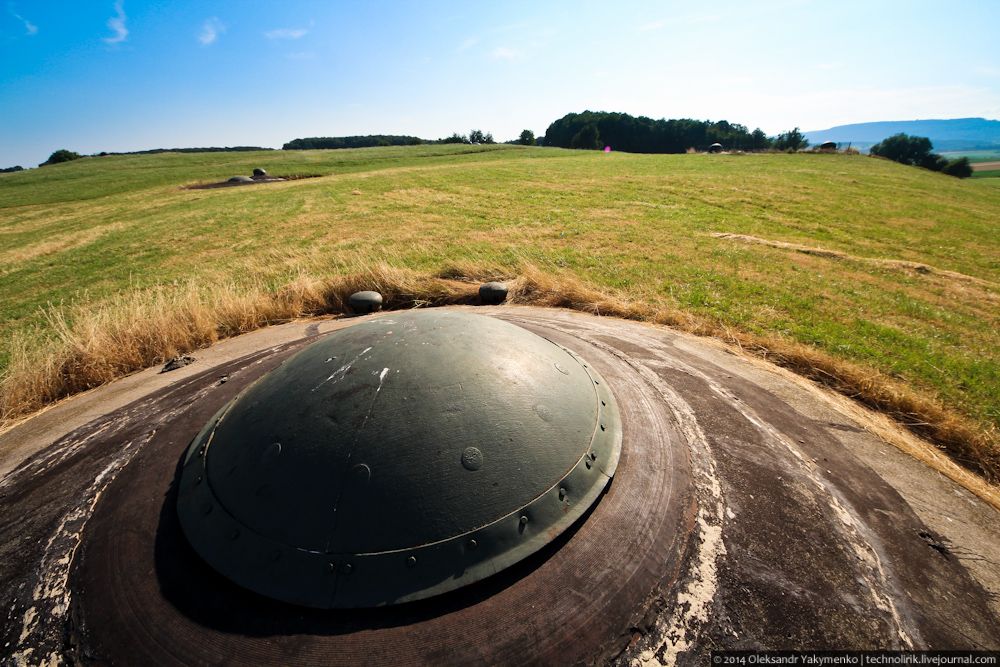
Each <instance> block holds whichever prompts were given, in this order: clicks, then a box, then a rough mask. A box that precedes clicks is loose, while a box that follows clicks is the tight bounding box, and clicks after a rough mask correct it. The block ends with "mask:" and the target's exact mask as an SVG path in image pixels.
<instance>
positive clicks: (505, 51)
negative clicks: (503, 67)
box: [490, 46, 524, 62]
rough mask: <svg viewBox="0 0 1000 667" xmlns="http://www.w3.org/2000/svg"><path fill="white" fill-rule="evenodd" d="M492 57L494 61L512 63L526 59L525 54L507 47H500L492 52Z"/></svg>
mask: <svg viewBox="0 0 1000 667" xmlns="http://www.w3.org/2000/svg"><path fill="white" fill-rule="evenodd" d="M490 57H491V58H493V60H506V61H507V62H512V61H514V60H520V59H521V58H523V57H524V54H523V53H521V52H520V51H518V50H517V49H512V48H509V47H506V46H498V47H497V48H495V49H493V51H491V52H490Z"/></svg>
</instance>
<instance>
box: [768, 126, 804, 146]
mask: <svg viewBox="0 0 1000 667" xmlns="http://www.w3.org/2000/svg"><path fill="white" fill-rule="evenodd" d="M807 146H809V141H808V140H807V139H806V138H805V137H804V136H802V133H801V132H800V131H799V128H795V129H794V130H792V131H790V132H783V133H781V134H779V135H778V136H777V137H775V139H774V147H775V148H777V149H778V150H779V151H798V150H802V149H803V148H806V147H807Z"/></svg>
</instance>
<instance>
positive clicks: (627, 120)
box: [544, 111, 808, 153]
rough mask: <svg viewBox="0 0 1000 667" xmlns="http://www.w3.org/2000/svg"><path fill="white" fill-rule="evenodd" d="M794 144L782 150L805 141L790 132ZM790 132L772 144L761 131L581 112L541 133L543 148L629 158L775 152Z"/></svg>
mask: <svg viewBox="0 0 1000 667" xmlns="http://www.w3.org/2000/svg"><path fill="white" fill-rule="evenodd" d="M794 132H795V134H796V135H797V139H798V141H793V142H788V141H783V143H796V144H797V145H795V146H791V145H788V146H782V147H781V148H791V149H792V150H798V149H799V148H804V147H805V146H806V145H807V144H808V142H807V141H805V139H804V138H803V137H802V136H801V133H798V131H797V130H796V131H794ZM790 135H792V133H786V135H781V137H779V138H776V139H771V138H769V137H768V136H767V135H766V134H765V133H764V131H763V130H761V129H760V128H757V129H755V130H753V131H750V130H749V129H748V128H747V127H746V126H745V125H739V124H736V123H729V122H727V121H724V120H720V121H717V122H712V121H707V120H693V119H690V118H675V119H670V120H666V119H661V120H653V119H652V118H647V117H646V116H639V117H638V118H637V117H634V116H630V115H628V114H627V113H609V112H603V111H584V112H583V113H571V114H567V115H565V116H563V117H562V118H560V119H559V120H557V121H555V122H554V123H552V124H551V125H549V128H548V129H547V130H546V131H545V138H544V143H545V145H546V146H558V147H561V148H589V149H600V148H604V147H605V146H611V147H612V148H613V149H614V150H618V151H626V152H629V153H684V152H685V151H687V150H688V149H691V148H693V149H695V150H707V149H708V148H709V146H711V145H712V144H715V143H719V144H722V145H723V147H725V149H726V150H744V151H753V150H765V149H769V148H779V146H776V145H775V144H776V142H777V141H778V139H782V140H787V139H788V137H789V136H790Z"/></svg>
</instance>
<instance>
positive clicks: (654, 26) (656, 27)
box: [637, 21, 667, 32]
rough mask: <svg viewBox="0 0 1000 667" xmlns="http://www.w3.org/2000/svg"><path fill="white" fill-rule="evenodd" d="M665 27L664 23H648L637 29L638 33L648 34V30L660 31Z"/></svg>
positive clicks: (665, 23)
mask: <svg viewBox="0 0 1000 667" xmlns="http://www.w3.org/2000/svg"><path fill="white" fill-rule="evenodd" d="M666 25H667V22H666V21H650V22H649V23H644V24H642V25H641V26H639V27H638V28H637V30H638V31H639V32H649V31H650V30H662V29H663V28H664V27H665V26H666Z"/></svg>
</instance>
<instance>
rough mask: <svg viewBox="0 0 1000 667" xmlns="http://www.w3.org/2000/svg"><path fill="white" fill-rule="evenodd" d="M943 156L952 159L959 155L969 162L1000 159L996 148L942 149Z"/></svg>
mask: <svg viewBox="0 0 1000 667" xmlns="http://www.w3.org/2000/svg"><path fill="white" fill-rule="evenodd" d="M941 155H943V156H944V157H946V158H948V159H949V160H954V159H956V158H960V157H967V158H969V162H972V163H975V162H994V161H996V160H1000V151H998V150H981V151H944V152H943V153H941Z"/></svg>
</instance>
